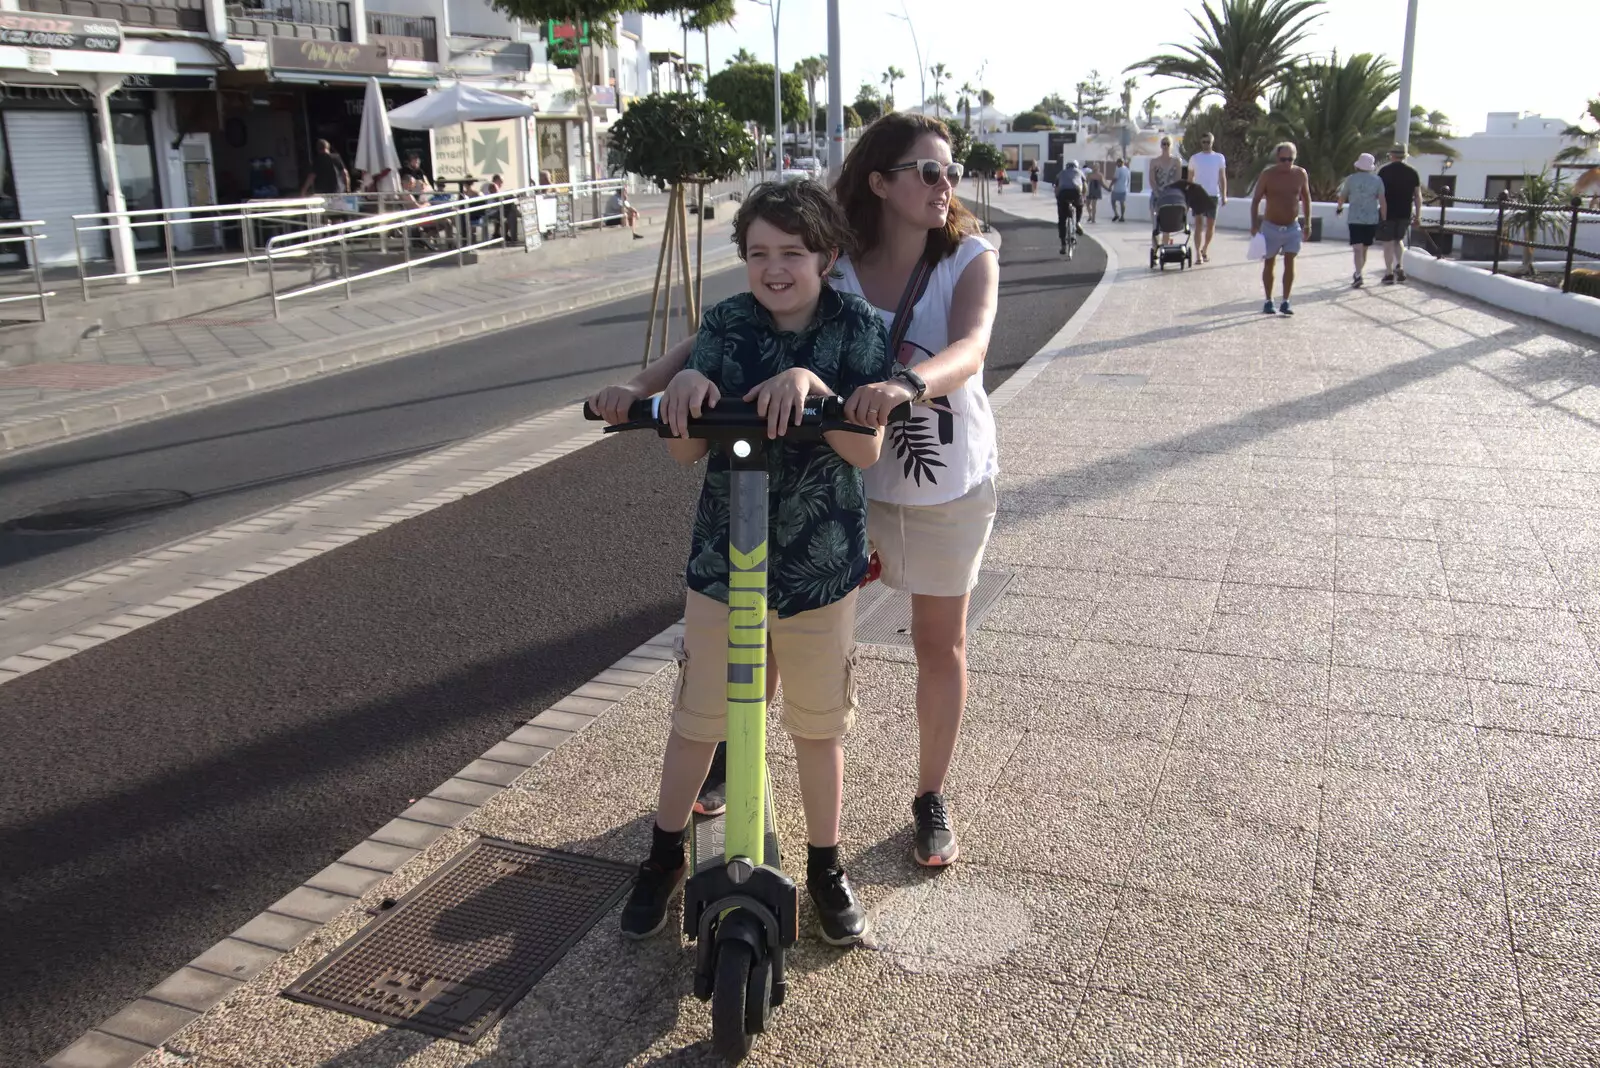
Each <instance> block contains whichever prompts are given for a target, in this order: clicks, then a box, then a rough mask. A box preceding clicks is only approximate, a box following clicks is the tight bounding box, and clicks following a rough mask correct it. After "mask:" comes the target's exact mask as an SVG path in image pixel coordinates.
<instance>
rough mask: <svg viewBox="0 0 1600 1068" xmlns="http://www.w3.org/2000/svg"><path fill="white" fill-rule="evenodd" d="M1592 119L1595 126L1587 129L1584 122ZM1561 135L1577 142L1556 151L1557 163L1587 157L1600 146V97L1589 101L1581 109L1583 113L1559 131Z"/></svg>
mask: <svg viewBox="0 0 1600 1068" xmlns="http://www.w3.org/2000/svg"><path fill="white" fill-rule="evenodd" d="M1589 121H1593V122H1594V124H1595V128H1594V129H1593V130H1591V129H1589V128H1588V127H1586V126H1585V125H1584V123H1585V122H1589ZM1561 136H1562V137H1566V138H1570V139H1571V140H1573V141H1576V142H1578V143H1577V144H1575V145H1568V146H1567V147H1566V148H1563V149H1562V150H1561V151H1560V152H1557V153H1556V162H1557V163H1567V162H1576V161H1577V160H1581V159H1587V158H1588V156H1589V155H1590V154H1591V153H1592V152H1594V150H1595V149H1596V148H1600V97H1597V98H1596V99H1594V100H1591V101H1589V104H1588V106H1587V107H1585V108H1584V109H1583V115H1582V117H1581V118H1579V119H1578V121H1577V122H1576V123H1574V124H1573V125H1571V126H1568V127H1567V128H1566V129H1565V130H1562V131H1561Z"/></svg>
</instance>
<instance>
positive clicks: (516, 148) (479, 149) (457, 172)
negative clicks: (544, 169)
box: [433, 119, 526, 189]
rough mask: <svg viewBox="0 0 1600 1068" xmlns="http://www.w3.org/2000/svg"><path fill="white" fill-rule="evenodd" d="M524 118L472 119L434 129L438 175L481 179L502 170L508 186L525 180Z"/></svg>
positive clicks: (511, 186) (435, 160) (519, 183)
mask: <svg viewBox="0 0 1600 1068" xmlns="http://www.w3.org/2000/svg"><path fill="white" fill-rule="evenodd" d="M522 126H523V121H522V120H521V119H502V120H501V121H499V122H468V123H461V124H459V125H456V126H444V127H441V128H439V129H437V130H435V131H433V171H434V175H435V176H436V177H438V178H465V177H467V176H468V175H472V176H473V177H475V178H477V179H478V180H479V181H480V182H481V181H483V180H484V179H486V178H488V177H490V176H491V175H495V174H498V175H500V176H501V177H502V178H504V179H505V181H506V188H507V189H516V188H519V187H520V186H522V185H524V184H525V180H526V179H525V176H526V172H525V170H524V169H523V148H522V141H521V137H520V136H519V135H520V133H521V130H519V127H522Z"/></svg>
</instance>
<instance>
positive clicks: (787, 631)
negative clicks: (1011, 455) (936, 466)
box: [622, 180, 894, 945]
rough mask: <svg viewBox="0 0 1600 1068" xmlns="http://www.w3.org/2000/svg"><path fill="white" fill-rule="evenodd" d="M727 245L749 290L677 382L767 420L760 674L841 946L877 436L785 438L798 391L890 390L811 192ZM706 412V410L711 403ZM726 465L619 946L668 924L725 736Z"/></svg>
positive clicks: (825, 914)
mask: <svg viewBox="0 0 1600 1068" xmlns="http://www.w3.org/2000/svg"><path fill="white" fill-rule="evenodd" d="M733 236H734V241H735V242H736V243H737V244H738V246H739V255H740V258H741V259H743V260H744V261H745V265H746V272H747V276H748V280H749V284H750V291H749V292H747V293H741V294H739V295H738V296H736V297H732V298H730V299H728V300H725V301H723V302H722V303H721V304H718V305H716V306H715V307H713V308H711V309H710V310H708V311H707V312H706V314H705V319H704V321H703V324H702V325H701V327H700V332H699V334H698V336H697V338H696V340H695V347H694V354H693V355H692V356H690V358H689V363H688V365H687V366H686V367H685V368H684V370H683V371H681V372H679V374H680V375H697V376H701V377H703V378H705V379H707V380H709V382H710V383H711V384H712V385H714V386H715V387H717V389H718V390H720V391H722V392H731V393H732V394H734V395H742V396H744V397H745V399H746V400H749V401H754V402H755V403H756V404H757V406H758V410H759V411H760V412H761V413H762V414H763V415H765V416H766V417H767V419H768V439H769V440H768V441H767V443H766V446H765V448H766V450H767V456H766V459H767V470H768V473H769V486H768V490H769V493H770V520H769V523H770V526H769V532H768V545H769V553H770V554H771V555H770V556H769V559H768V576H769V578H768V582H769V587H768V604H769V606H770V610H771V613H772V615H773V616H775V617H776V618H769V628H770V639H769V640H770V649H771V653H772V657H773V659H774V660H775V663H774V664H771V665H769V668H768V672H769V674H768V677H769V678H771V677H773V676H774V675H775V674H776V672H777V671H779V670H781V671H782V673H783V690H784V700H783V706H784V708H783V725H784V728H785V729H786V730H788V731H789V733H790V734H791V735H792V736H793V737H794V748H795V760H796V764H797V768H798V771H799V777H800V792H801V799H802V801H803V803H804V807H805V816H806V832H807V838H808V839H809V848H808V850H807V858H806V889H807V890H808V891H809V893H810V894H811V900H812V902H813V904H815V906H816V909H817V915H818V917H819V918H820V920H821V924H822V937H823V938H824V939H826V940H827V941H828V942H830V943H832V944H834V945H850V944H852V943H854V942H858V941H860V940H861V938H862V937H863V936H864V935H865V934H866V929H867V917H866V912H865V910H864V909H862V907H861V904H860V902H859V901H858V900H857V899H856V896H855V892H854V890H853V889H852V888H851V886H850V882H849V880H848V879H847V878H846V877H845V872H844V867H843V865H842V864H841V863H840V859H839V807H840V801H841V796H842V792H843V789H844V746H843V744H842V742H841V739H842V738H843V736H844V734H845V733H846V732H847V731H848V730H849V728H850V726H851V723H852V721H853V719H854V716H855V698H854V689H855V687H854V683H853V680H852V678H851V672H852V670H853V668H852V663H851V659H852V656H853V653H854V649H855V639H854V631H855V605H856V598H855V590H856V587H857V586H858V585H859V584H860V582H861V579H862V577H863V575H864V574H865V573H866V569H867V523H866V503H867V502H866V493H865V490H864V487H863V484H862V478H861V471H860V469H861V468H864V467H870V466H871V465H872V464H873V463H874V462H876V461H877V459H878V454H879V449H880V448H881V446H882V435H881V434H875V435H872V436H867V435H863V434H852V433H845V432H834V433H830V434H828V435H826V441H825V442H822V443H812V444H790V443H788V442H785V441H783V440H782V438H783V435H784V432H785V430H786V429H787V428H788V425H789V420H790V419H791V418H793V419H794V420H795V421H796V422H798V421H799V417H800V408H801V405H802V403H803V401H804V398H805V397H806V396H808V395H842V396H849V395H850V394H851V393H852V392H853V391H854V390H855V389H856V387H858V386H861V385H864V384H866V383H869V382H880V381H883V380H884V379H887V378H888V377H890V374H891V372H892V371H893V370H894V362H893V360H892V359H891V358H890V356H889V354H888V352H887V348H888V346H887V337H886V332H885V330H884V327H883V322H882V319H881V318H880V317H879V316H878V313H877V311H876V310H874V309H873V308H872V307H871V306H870V305H869V304H867V302H866V301H864V300H862V299H860V298H859V297H855V296H852V295H848V294H841V293H839V292H837V291H836V290H834V289H833V288H831V287H830V286H828V285H827V284H826V279H827V277H828V276H829V274H830V273H832V271H833V266H834V261H835V260H836V259H837V258H838V255H839V250H840V248H841V246H843V245H844V244H845V242H846V241H847V240H848V236H849V229H848V224H847V223H846V221H845V218H844V213H843V212H842V211H841V209H840V208H839V207H838V205H837V204H836V203H835V202H834V200H833V198H832V197H830V196H829V195H828V194H827V192H826V191H825V190H824V189H823V188H822V187H821V186H820V185H818V184H816V183H815V182H811V181H807V180H801V181H797V182H789V183H769V184H766V185H762V186H759V187H757V188H756V189H755V190H753V191H752V192H751V193H750V195H749V196H748V197H746V198H745V201H744V203H743V204H742V205H741V206H740V208H739V213H738V215H736V216H735V217H734V223H733ZM711 403H715V402H714V401H712V402H711ZM681 420H682V416H681V415H680V416H679V417H678V424H677V425H676V426H675V427H674V429H675V430H676V431H677V432H678V434H679V435H680V436H678V437H672V438H668V439H667V447H668V449H670V450H671V452H672V454H673V456H674V458H676V459H677V460H678V462H679V463H682V464H686V465H687V464H692V463H694V462H695V461H697V460H699V459H700V458H701V457H702V456H705V455H706V453H707V452H708V450H709V449H710V446H709V443H708V442H706V441H704V440H700V439H690V438H687V437H683V436H681V435H682V433H683V425H682V421H681ZM728 484H729V464H728V457H727V456H726V455H725V454H723V453H722V452H720V450H717V451H711V458H710V460H709V462H708V464H707V469H706V477H705V483H704V485H703V486H702V487H701V491H700V503H699V505H698V507H697V508H696V511H695V523H694V535H693V540H692V543H691V546H690V555H689V566H688V569H687V572H686V580H687V585H688V587H689V589H688V594H687V603H686V605H685V609H684V619H685V627H684V636H683V650H682V656H681V658H680V660H679V664H678V671H679V677H678V693H677V698H676V702H675V707H674V709H673V715H672V734H671V736H670V737H669V739H668V741H667V752H666V757H665V758H664V760H663V763H662V769H661V791H660V806H659V809H658V811H657V814H656V825H655V828H654V831H653V840H652V844H651V848H650V856H649V858H648V859H646V860H645V862H644V863H643V864H642V865H640V868H639V880H638V882H637V883H636V884H635V886H634V889H633V893H632V895H631V896H630V897H629V899H628V903H627V904H626V905H625V906H624V908H623V911H622V933H623V934H624V935H626V936H628V937H630V938H645V937H648V936H650V935H653V934H655V933H656V932H658V931H660V930H661V929H662V928H663V927H664V926H665V925H666V922H667V908H668V905H669V904H670V903H671V901H672V898H673V896H674V895H676V894H677V893H678V891H679V890H680V889H681V888H682V886H683V883H684V879H685V877H686V876H687V874H688V863H687V857H686V855H685V850H684V839H685V835H686V831H687V828H688V825H689V819H690V812H691V810H692V809H693V807H694V804H695V799H696V796H697V795H698V794H699V792H700V787H701V784H702V783H703V782H704V781H705V778H706V772H707V769H708V768H709V767H710V765H711V758H712V754H713V751H714V750H715V749H716V747H717V743H718V742H719V741H721V740H722V739H723V738H724V737H725V736H726V733H727V671H728V668H727V645H728V637H727V635H728V604H727V601H728Z"/></svg>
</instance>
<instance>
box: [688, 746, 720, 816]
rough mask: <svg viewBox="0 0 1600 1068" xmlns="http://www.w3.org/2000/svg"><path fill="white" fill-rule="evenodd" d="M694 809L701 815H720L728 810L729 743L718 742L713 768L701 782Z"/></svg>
mask: <svg viewBox="0 0 1600 1068" xmlns="http://www.w3.org/2000/svg"><path fill="white" fill-rule="evenodd" d="M694 811H695V814H696V815H699V816H720V815H722V814H723V813H724V812H726V811H728V743H727V742H718V743H717V752H716V755H715V756H713V757H712V758H711V770H710V771H709V772H707V773H706V781H705V782H703V783H701V784H700V796H699V797H697V798H695V801H694Z"/></svg>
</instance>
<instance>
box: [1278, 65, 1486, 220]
mask: <svg viewBox="0 0 1600 1068" xmlns="http://www.w3.org/2000/svg"><path fill="white" fill-rule="evenodd" d="M1399 88H1400V73H1399V71H1397V70H1396V69H1395V68H1394V65H1393V64H1391V63H1390V62H1389V61H1388V60H1386V59H1384V58H1383V57H1382V56H1374V55H1371V54H1370V53H1366V52H1363V53H1361V54H1359V55H1354V56H1351V57H1350V58H1349V59H1346V60H1344V61H1343V62H1341V61H1340V59H1339V56H1338V54H1337V53H1335V54H1334V56H1333V57H1332V58H1331V59H1328V60H1317V61H1313V62H1311V63H1307V64H1305V65H1303V66H1301V67H1299V68H1298V69H1296V70H1295V72H1294V73H1293V74H1291V75H1290V76H1289V77H1288V78H1287V79H1285V80H1284V82H1283V84H1282V85H1281V86H1279V88H1278V89H1277V91H1275V92H1274V93H1273V95H1272V102H1271V108H1272V110H1271V111H1270V112H1269V113H1268V114H1267V116H1266V118H1265V119H1264V120H1263V122H1262V124H1261V126H1260V128H1259V135H1260V136H1259V137H1257V138H1256V139H1255V140H1256V142H1257V143H1258V144H1261V145H1265V144H1268V143H1271V142H1274V141H1293V142H1294V143H1295V145H1296V147H1297V148H1298V149H1299V162H1300V166H1302V167H1304V168H1305V169H1306V173H1307V175H1308V176H1309V178H1310V181H1311V195H1312V197H1314V198H1316V199H1318V200H1332V199H1333V196H1334V193H1335V191H1336V190H1337V189H1338V187H1339V183H1340V182H1341V181H1342V180H1343V179H1344V176H1345V175H1346V174H1348V173H1349V172H1350V165H1351V164H1352V162H1354V160H1355V158H1356V157H1357V156H1359V155H1360V154H1361V153H1363V152H1371V153H1372V154H1373V155H1374V156H1380V157H1381V156H1382V155H1383V154H1384V150H1385V149H1386V148H1387V147H1388V146H1389V145H1391V144H1393V143H1394V140H1395V125H1396V122H1395V120H1396V117H1397V116H1396V114H1395V109H1394V108H1392V107H1386V106H1385V104H1384V102H1385V101H1387V100H1388V99H1389V98H1390V97H1391V96H1393V95H1394V93H1395V91H1396V90H1398V89H1399ZM1413 117H1414V125H1413V126H1412V128H1411V134H1410V142H1411V145H1410V147H1411V151H1412V152H1414V153H1416V154H1419V155H1441V156H1448V157H1452V158H1453V157H1454V156H1455V155H1456V151H1455V149H1453V148H1451V147H1450V146H1449V145H1448V144H1446V143H1445V142H1444V141H1443V140H1441V139H1440V137H1439V133H1440V131H1439V130H1438V129H1437V128H1436V127H1435V126H1433V125H1431V124H1430V123H1429V120H1428V117H1427V113H1426V112H1425V111H1423V109H1422V108H1420V107H1418V108H1414V109H1413ZM1440 117H1441V118H1443V116H1440ZM1255 162H1257V163H1260V164H1263V165H1264V164H1265V162H1266V161H1265V160H1264V159H1262V160H1256V161H1255Z"/></svg>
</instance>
